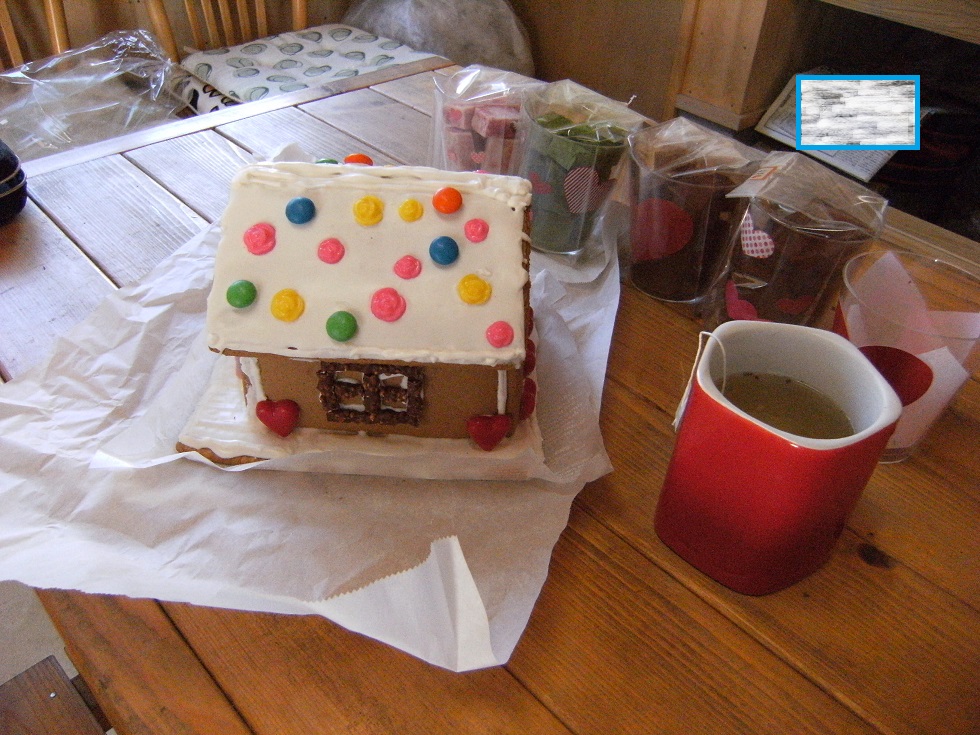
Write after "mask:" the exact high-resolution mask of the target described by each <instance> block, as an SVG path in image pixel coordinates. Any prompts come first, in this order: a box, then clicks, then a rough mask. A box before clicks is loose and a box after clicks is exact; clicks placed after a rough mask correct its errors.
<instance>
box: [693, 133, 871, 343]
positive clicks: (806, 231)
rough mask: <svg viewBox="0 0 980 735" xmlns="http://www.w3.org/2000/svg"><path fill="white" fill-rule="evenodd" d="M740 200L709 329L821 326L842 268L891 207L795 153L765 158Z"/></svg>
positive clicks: (738, 191) (737, 194)
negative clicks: (724, 325)
mask: <svg viewBox="0 0 980 735" xmlns="http://www.w3.org/2000/svg"><path fill="white" fill-rule="evenodd" d="M728 196H729V197H733V198H745V199H746V201H747V203H748V207H747V208H746V210H745V214H744V215H743V217H742V219H741V221H740V224H739V227H738V229H737V230H736V231H735V233H734V235H733V243H732V247H731V248H730V250H729V257H728V263H727V267H726V268H725V270H724V271H723V273H722V275H721V277H720V278H719V279H718V281H717V283H716V284H715V286H714V288H713V294H712V298H711V302H712V303H711V306H710V308H709V309H707V310H706V312H705V314H706V316H707V318H708V321H709V323H713V324H719V323H721V322H724V321H728V320H729V319H762V320H767V321H779V322H787V323H790V324H804V325H807V326H826V325H825V324H823V323H822V322H823V320H824V319H825V318H826V315H827V311H828V307H829V306H831V305H832V303H833V302H834V300H835V299H836V297H837V293H838V292H839V290H840V285H841V275H842V269H843V266H844V264H845V263H846V262H847V261H848V260H849V259H850V258H851V257H853V256H854V255H857V254H858V253H859V252H861V251H862V250H864V249H865V248H866V247H867V246H868V244H869V243H870V242H871V240H873V239H874V238H875V237H877V236H878V235H879V234H880V233H881V228H882V226H883V224H884V219H885V209H886V208H887V206H888V201H887V200H886V199H883V198H882V197H880V196H878V195H877V194H875V193H874V192H872V191H871V190H869V189H866V188H865V187H863V186H861V185H860V184H858V183H856V182H854V181H852V180H850V179H847V178H845V177H843V176H841V175H840V174H838V173H835V172H834V171H831V170H830V169H829V168H827V167H826V166H824V165H823V164H821V163H818V162H817V161H814V160H813V159H811V158H808V157H807V156H804V155H802V154H800V153H783V152H778V153H770V154H769V155H768V156H766V157H765V158H764V159H763V160H762V161H761V162H760V164H759V170H758V171H757V172H756V173H755V174H754V175H753V176H752V177H751V178H749V179H748V180H747V181H746V182H745V183H744V184H742V185H741V186H739V187H737V188H736V189H735V190H734V191H732V193H731V194H729V195H728Z"/></svg>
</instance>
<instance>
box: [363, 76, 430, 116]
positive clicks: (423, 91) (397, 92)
mask: <svg viewBox="0 0 980 735" xmlns="http://www.w3.org/2000/svg"><path fill="white" fill-rule="evenodd" d="M435 78H436V72H428V73H426V74H415V75H414V76H410V77H401V78H399V79H393V80H391V81H390V82H384V83H383V84H374V85H372V86H371V89H373V90H374V91H375V92H380V93H381V94H383V95H385V96H386V97H391V99H393V100H395V101H396V102H400V103H401V104H403V105H407V106H408V107H411V108H412V109H414V110H418V111H419V112H421V113H422V114H423V115H428V116H429V117H432V115H433V114H434V113H435V106H436V94H435V92H436V86H435Z"/></svg>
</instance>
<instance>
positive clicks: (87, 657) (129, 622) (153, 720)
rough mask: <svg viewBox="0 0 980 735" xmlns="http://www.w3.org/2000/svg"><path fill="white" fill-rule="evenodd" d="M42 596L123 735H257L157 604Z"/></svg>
mask: <svg viewBox="0 0 980 735" xmlns="http://www.w3.org/2000/svg"><path fill="white" fill-rule="evenodd" d="M38 596H39V597H40V598H41V602H42V603H43V604H44V607H45V609H46V610H47V611H48V613H49V614H50V615H51V617H52V619H53V620H54V621H55V625H56V626H57V627H58V628H59V630H60V632H61V634H62V636H63V637H64V638H65V640H66V643H67V651H68V655H69V656H70V657H71V660H72V662H73V663H74V664H75V666H76V667H77V668H78V671H79V673H80V674H81V675H82V677H83V678H84V679H85V682H86V683H87V684H88V685H89V687H90V689H91V690H92V693H93V695H95V698H96V700H97V701H98V703H99V706H100V707H101V708H102V710H103V711H104V712H105V714H106V716H107V717H108V718H109V721H110V722H111V723H112V725H113V727H114V728H115V730H116V732H118V733H119V735H163V734H164V733H180V734H181V735H253V731H252V729H250V728H249V727H248V725H246V724H245V722H244V721H243V720H242V718H241V716H240V715H239V714H238V713H237V712H236V711H235V709H234V708H233V707H232V706H231V704H230V703H229V702H228V700H227V698H226V697H225V696H224V694H223V693H222V692H221V690H220V689H219V688H218V686H217V684H215V682H214V680H213V679H212V678H211V675H210V674H209V673H208V671H207V670H206V669H205V668H204V667H203V666H202V665H201V662H200V661H199V660H198V659H197V657H196V655H195V654H194V652H193V651H192V650H191V649H190V648H189V647H188V646H187V644H186V643H185V642H184V640H183V638H182V637H181V634H180V632H179V631H178V630H177V629H176V628H174V626H173V623H171V621H170V619H169V618H168V617H167V616H166V614H165V613H164V612H163V610H162V609H161V608H160V606H159V605H158V604H157V603H156V602H153V601H152V600H133V599H130V598H127V597H114V596H109V595H84V594H81V593H78V592H64V591H61V590H39V591H38ZM72 641H77V642H78V644H77V645H76V644H73V643H72ZM264 695H265V696H267V697H269V696H275V695H277V693H274V692H269V691H268V689H264Z"/></svg>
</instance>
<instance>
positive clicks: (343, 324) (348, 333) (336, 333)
mask: <svg viewBox="0 0 980 735" xmlns="http://www.w3.org/2000/svg"><path fill="white" fill-rule="evenodd" d="M355 334H357V319H356V318H355V317H354V315H353V314H351V313H350V312H349V311H335V312H334V313H333V314H331V315H330V317H329V318H328V319H327V335H328V336H329V337H330V339H332V340H335V341H337V342H346V341H347V340H349V339H350V338H351V337H353V336H354V335H355Z"/></svg>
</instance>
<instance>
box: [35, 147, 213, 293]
mask: <svg viewBox="0 0 980 735" xmlns="http://www.w3.org/2000/svg"><path fill="white" fill-rule="evenodd" d="M30 185H31V196H32V197H33V198H34V200H35V201H36V202H37V203H38V205H39V206H41V207H42V208H43V209H44V211H45V212H46V213H47V214H48V216H49V217H51V218H52V219H53V220H54V221H55V222H57V223H58V225H59V226H60V227H61V228H62V229H63V230H64V231H65V232H66V233H67V234H68V235H69V236H70V237H71V239H72V240H74V242H75V243H76V244H77V245H78V246H79V247H80V248H81V249H82V250H84V251H85V252H86V253H87V254H88V256H89V257H90V258H92V260H93V261H95V262H96V263H97V264H98V265H99V267H100V268H101V269H102V271H104V272H105V273H106V274H107V275H108V276H109V277H110V278H111V279H112V281H113V282H114V283H116V284H117V285H124V284H127V283H130V282H132V281H135V280H136V279H138V278H139V277H140V276H142V275H144V274H145V273H146V272H147V271H148V270H150V268H152V267H153V266H155V265H156V264H157V263H159V262H160V261H161V260H162V259H163V258H165V257H166V256H167V255H169V254H170V253H172V252H173V251H174V250H176V249H177V248H178V247H179V246H181V245H183V244H184V243H185V242H187V240H189V239H190V238H191V237H192V236H193V235H195V234H196V233H197V232H199V231H200V230H201V228H202V227H204V226H205V225H206V224H207V223H206V222H205V221H204V220H203V219H202V218H201V217H200V216H198V215H197V214H195V213H194V212H193V211H191V210H190V209H188V208H187V207H186V206H185V205H183V204H182V203H181V202H180V201H179V200H178V199H176V198H175V197H174V196H173V195H172V194H170V193H169V192H168V191H167V190H166V189H164V188H163V187H161V186H159V185H158V184H156V183H155V182H154V181H153V180H152V179H150V177H148V176H147V175H146V174H145V173H143V172H142V171H140V170H139V169H138V168H136V166H134V165H133V164H132V163H130V162H129V161H127V160H126V159H125V158H123V157H122V156H109V157H107V158H99V159H96V160H94V161H87V162H85V163H81V164H78V165H77V166H71V167H70V168H67V169H63V170H61V171H53V172H51V173H47V174H41V175H40V176H35V177H34V178H32V179H31V180H30Z"/></svg>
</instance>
